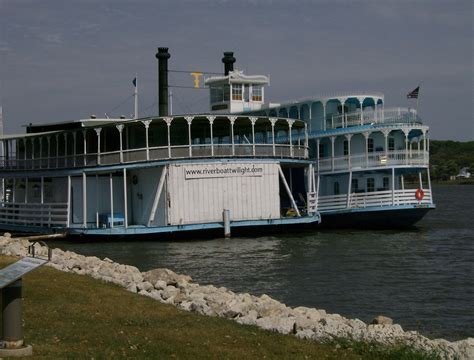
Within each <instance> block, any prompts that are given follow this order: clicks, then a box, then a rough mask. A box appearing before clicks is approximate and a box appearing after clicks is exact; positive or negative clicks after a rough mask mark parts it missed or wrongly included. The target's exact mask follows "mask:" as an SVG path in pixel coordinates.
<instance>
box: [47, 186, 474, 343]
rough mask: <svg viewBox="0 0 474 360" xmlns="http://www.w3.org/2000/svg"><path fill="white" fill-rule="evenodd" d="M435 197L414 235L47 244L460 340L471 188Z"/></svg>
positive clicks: (473, 201) (469, 321) (469, 262)
mask: <svg viewBox="0 0 474 360" xmlns="http://www.w3.org/2000/svg"><path fill="white" fill-rule="evenodd" d="M433 193H434V201H435V203H436V205H437V209H436V210H434V211H431V212H430V213H429V214H428V215H427V216H426V217H425V218H424V219H423V220H422V221H420V222H419V223H418V224H417V226H416V228H415V229H413V230H390V231H388V230H385V231H381V230H313V231H306V232H304V233H298V234H294V235H291V234H290V235H287V234H285V235H283V236H271V237H270V236H269V237H258V238H234V239H230V240H226V239H215V240H199V241H198V240H196V241H176V242H163V241H161V242H160V241H132V240H131V241H120V242H95V243H94V242H92V243H71V242H59V243H58V242H55V243H54V244H53V245H54V246H59V247H61V248H63V249H68V250H72V251H75V252H78V253H81V254H84V255H95V256H99V257H106V256H107V257H109V258H111V259H113V260H115V261H117V262H120V263H125V264H130V265H134V266H137V267H138V268H139V269H140V270H143V271H144V270H149V269H152V268H157V267H167V268H170V269H172V270H174V271H176V272H178V273H184V274H188V275H191V276H192V278H193V279H194V281H196V282H198V283H200V284H213V285H216V286H225V287H227V288H229V289H231V290H233V291H235V292H249V293H251V294H254V295H260V294H264V293H265V294H268V295H270V296H272V297H273V298H275V299H277V300H279V301H281V302H283V303H285V304H287V305H290V306H300V305H301V306H308V307H316V308H319V309H325V310H326V311H328V312H333V313H339V314H341V315H343V316H346V317H351V318H359V319H361V320H363V321H366V322H367V321H370V320H371V319H372V318H373V317H375V316H376V315H379V314H383V315H386V316H389V317H391V318H393V319H394V321H395V322H396V323H399V324H401V325H402V327H403V328H404V329H405V330H418V331H420V332H421V333H422V334H424V335H426V336H428V337H444V338H446V339H450V340H455V339H462V338H465V337H468V336H474V266H473V264H474V225H473V224H474V216H473V215H474V211H473V207H474V186H467V185H452V186H449V185H440V186H435V187H434V189H433Z"/></svg>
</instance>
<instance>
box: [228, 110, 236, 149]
mask: <svg viewBox="0 0 474 360" xmlns="http://www.w3.org/2000/svg"><path fill="white" fill-rule="evenodd" d="M229 120H230V136H231V138H232V156H234V155H235V141H234V123H235V121H236V120H237V116H229Z"/></svg>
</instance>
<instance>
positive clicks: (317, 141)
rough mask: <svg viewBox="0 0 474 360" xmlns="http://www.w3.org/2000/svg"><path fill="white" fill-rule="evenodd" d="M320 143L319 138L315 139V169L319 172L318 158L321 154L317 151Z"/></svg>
mask: <svg viewBox="0 0 474 360" xmlns="http://www.w3.org/2000/svg"><path fill="white" fill-rule="evenodd" d="M320 144H321V139H319V138H318V139H316V161H317V167H316V170H317V171H318V174H319V158H320V156H321V154H320V153H319V145H320Z"/></svg>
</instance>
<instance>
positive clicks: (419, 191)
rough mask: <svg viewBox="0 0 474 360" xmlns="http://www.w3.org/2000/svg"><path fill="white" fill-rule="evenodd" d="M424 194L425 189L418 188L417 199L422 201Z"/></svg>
mask: <svg viewBox="0 0 474 360" xmlns="http://www.w3.org/2000/svg"><path fill="white" fill-rule="evenodd" d="M424 196H425V192H424V191H423V189H416V192H415V197H416V200H418V201H421V200H423V197H424Z"/></svg>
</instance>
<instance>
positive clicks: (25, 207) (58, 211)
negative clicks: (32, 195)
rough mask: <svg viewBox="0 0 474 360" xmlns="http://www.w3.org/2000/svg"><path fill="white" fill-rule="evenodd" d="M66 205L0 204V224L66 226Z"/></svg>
mask: <svg viewBox="0 0 474 360" xmlns="http://www.w3.org/2000/svg"><path fill="white" fill-rule="evenodd" d="M67 211H68V206H67V203H43V204H39V203H38V204H35V203H0V224H13V225H29V226H46V227H52V226H53V227H58V226H67V217H68V215H67Z"/></svg>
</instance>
